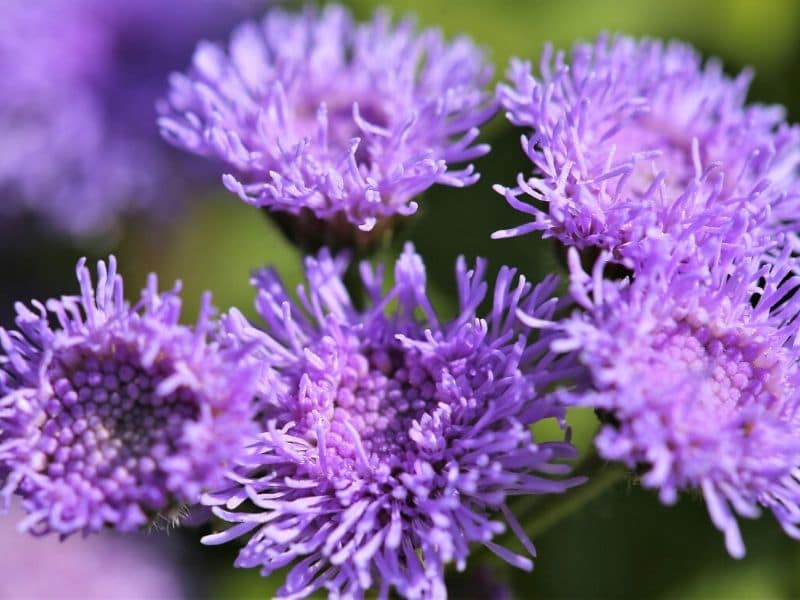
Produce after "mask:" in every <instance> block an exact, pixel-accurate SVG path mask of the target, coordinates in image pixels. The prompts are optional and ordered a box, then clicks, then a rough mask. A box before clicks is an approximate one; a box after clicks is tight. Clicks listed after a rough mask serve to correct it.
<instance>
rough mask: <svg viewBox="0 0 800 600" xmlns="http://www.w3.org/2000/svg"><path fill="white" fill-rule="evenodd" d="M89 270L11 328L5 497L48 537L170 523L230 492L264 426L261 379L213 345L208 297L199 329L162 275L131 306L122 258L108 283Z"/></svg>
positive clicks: (1, 334) (5, 391)
mask: <svg viewBox="0 0 800 600" xmlns="http://www.w3.org/2000/svg"><path fill="white" fill-rule="evenodd" d="M77 273H78V280H79V282H80V290H81V293H80V296H65V297H62V298H61V299H60V300H49V301H47V302H46V303H45V304H42V303H40V302H33V303H32V304H33V307H32V310H31V309H29V308H27V307H26V306H24V305H22V304H18V305H17V319H16V323H17V327H18V329H17V330H15V331H7V330H4V329H0V345H1V346H2V349H3V353H2V355H1V356H0V394H2V396H1V397H0V471H2V474H3V477H2V479H3V482H4V485H3V488H2V499H3V501H4V503H6V504H8V502H9V501H10V499H11V496H12V494H17V495H19V496H21V497H22V506H23V508H24V509H25V511H26V512H27V513H28V516H27V517H26V518H25V520H24V521H23V523H22V525H21V527H22V528H23V529H27V530H30V531H31V532H33V533H36V534H45V533H49V532H57V533H59V534H61V535H62V536H67V535H70V534H73V533H76V532H83V533H90V532H95V531H99V530H101V529H103V528H104V527H107V526H108V527H113V528H115V529H118V530H121V531H129V530H132V529H135V528H138V527H140V526H142V525H145V524H147V523H150V522H153V521H154V520H155V519H157V518H162V517H167V518H169V517H170V516H171V515H174V514H175V513H174V511H176V510H178V509H180V508H181V505H182V504H184V503H194V502H196V501H197V500H198V499H199V496H200V494H201V493H202V492H203V491H204V490H208V489H212V488H214V487H215V486H218V485H219V484H220V482H221V480H222V476H223V473H224V471H225V470H226V469H227V468H229V467H230V465H231V463H232V461H233V460H234V459H235V458H236V456H237V455H238V454H240V453H241V452H242V451H243V450H244V445H245V440H246V439H247V437H246V436H247V435H248V433H250V432H251V430H252V425H251V418H252V397H253V384H254V376H255V372H254V369H252V368H251V367H247V366H239V360H240V358H241V356H240V354H241V353H232V351H230V350H228V351H222V350H220V349H219V347H218V345H217V344H216V343H212V342H208V341H207V339H206V338H207V334H208V333H209V331H210V330H211V328H212V326H213V323H212V322H211V321H210V320H209V319H210V316H211V312H212V309H211V307H210V305H209V302H208V297H206V298H205V300H204V303H203V306H202V309H201V314H200V318H199V321H198V323H197V324H196V325H195V326H194V327H187V326H184V325H180V324H179V317H180V308H181V303H180V299H179V297H178V296H177V291H178V288H177V287H176V289H175V290H174V291H172V292H167V293H161V294H159V293H158V292H157V289H156V279H155V276H152V275H151V277H150V279H149V281H148V285H147V287H146V288H145V290H144V291H143V292H142V297H141V301H140V302H139V303H138V304H137V305H136V306H134V307H131V306H129V304H128V303H126V302H125V300H124V299H123V289H122V278H121V277H120V276H119V275H118V274H117V272H116V261H115V260H114V258H113V257H111V258H110V259H109V262H108V266H106V264H105V263H103V262H100V263H98V281H97V285H96V287H95V288H93V286H92V282H91V279H90V275H89V271H88V269H87V268H86V267H85V266H84V262H83V261H80V262H79V263H78V269H77Z"/></svg>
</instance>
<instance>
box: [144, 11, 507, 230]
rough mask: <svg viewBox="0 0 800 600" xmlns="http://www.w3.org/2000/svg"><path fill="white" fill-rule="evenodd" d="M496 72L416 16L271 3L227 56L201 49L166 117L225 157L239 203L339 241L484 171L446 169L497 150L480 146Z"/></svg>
mask: <svg viewBox="0 0 800 600" xmlns="http://www.w3.org/2000/svg"><path fill="white" fill-rule="evenodd" d="M491 75H492V69H491V67H490V66H489V64H488V62H487V61H486V59H485V58H484V56H483V53H482V52H481V51H480V50H479V49H478V48H477V47H476V46H475V45H474V44H473V43H472V42H471V41H470V40H468V39H466V38H459V39H456V40H454V41H452V42H445V41H444V40H443V39H442V35H441V34H440V32H438V31H436V30H424V31H422V32H417V31H415V27H414V24H413V22H412V21H411V20H404V21H401V22H400V23H398V24H393V23H392V22H391V19H390V18H389V17H388V15H386V14H383V13H379V14H377V15H376V16H375V18H374V19H373V20H372V21H370V22H368V23H363V24H356V23H354V22H353V20H352V18H351V16H350V14H349V13H348V12H347V11H346V10H345V9H343V8H342V7H340V6H328V7H326V8H325V9H323V10H322V11H321V12H319V13H317V12H316V11H313V10H308V11H306V12H303V13H301V14H299V15H295V14H288V13H285V12H283V11H280V10H273V11H270V12H269V13H268V14H267V15H266V17H265V18H264V20H263V21H261V22H260V23H255V22H252V23H246V24H244V25H242V26H240V27H239V28H238V29H237V30H236V31H235V32H234V33H233V35H232V37H231V41H230V44H229V47H228V49H227V51H226V49H225V48H223V47H222V46H219V45H217V44H211V43H202V44H200V45H199V46H198V49H197V51H196V53H195V57H194V61H193V63H192V67H191V69H190V70H189V72H188V73H187V74H175V75H173V77H172V80H171V89H170V93H169V96H168V98H167V101H166V102H165V103H164V106H163V109H162V112H163V114H164V116H163V117H162V118H161V120H160V121H159V122H160V124H161V129H162V131H163V133H164V136H165V137H166V139H167V140H169V141H171V142H172V143H173V144H175V145H177V146H179V147H181V148H184V149H186V150H189V151H191V152H195V153H198V154H202V155H206V156H212V157H216V158H217V159H219V160H221V161H222V162H223V163H225V164H226V165H227V166H228V168H229V169H230V170H231V171H230V172H229V173H228V174H227V175H225V177H224V178H223V181H224V183H225V186H226V187H227V188H228V189H229V190H231V191H232V192H234V193H236V194H238V195H239V196H240V197H241V198H242V200H244V201H245V202H247V203H249V204H253V205H255V206H259V207H265V208H267V209H269V210H270V211H274V212H277V213H288V214H290V215H294V216H296V217H300V218H301V219H303V227H302V228H303V229H307V228H308V227H311V226H312V225H311V223H309V222H308V221H311V222H314V221H316V223H317V225H318V228H319V229H323V230H324V231H325V234H324V235H327V236H328V239H327V240H325V241H330V242H334V243H336V242H341V240H342V238H345V239H347V238H348V236H349V237H352V236H353V235H355V233H353V232H352V231H351V230H352V229H353V228H355V227H356V226H357V227H359V228H361V229H362V230H371V229H373V228H375V227H376V225H377V223H378V222H379V221H382V220H385V219H389V218H392V217H394V216H405V215H410V214H412V213H414V212H416V210H417V200H418V196H419V194H420V193H421V192H423V191H425V190H426V189H428V188H429V187H431V186H432V185H434V184H436V183H440V184H446V185H451V186H465V185H470V184H472V183H474V182H475V181H476V180H477V179H478V175H477V174H476V173H475V172H474V170H473V168H472V166H471V165H470V166H467V167H464V168H460V169H456V170H453V169H452V165H453V163H462V162H465V161H469V160H472V159H474V158H476V157H479V156H481V155H483V154H485V153H486V152H488V150H489V148H488V146H486V145H485V144H478V145H473V142H474V141H475V139H476V137H477V136H478V126H479V125H481V124H482V123H483V122H484V121H486V120H487V119H488V118H489V117H491V116H492V114H493V113H494V112H495V102H494V100H493V98H492V97H491V94H489V93H488V92H487V91H486V90H485V86H486V84H487V83H488V81H489V80H490V78H491ZM320 223H322V226H320ZM331 229H336V230H338V231H340V233H338V234H336V233H333V232H331V231H330V230H331ZM323 239H324V238H323Z"/></svg>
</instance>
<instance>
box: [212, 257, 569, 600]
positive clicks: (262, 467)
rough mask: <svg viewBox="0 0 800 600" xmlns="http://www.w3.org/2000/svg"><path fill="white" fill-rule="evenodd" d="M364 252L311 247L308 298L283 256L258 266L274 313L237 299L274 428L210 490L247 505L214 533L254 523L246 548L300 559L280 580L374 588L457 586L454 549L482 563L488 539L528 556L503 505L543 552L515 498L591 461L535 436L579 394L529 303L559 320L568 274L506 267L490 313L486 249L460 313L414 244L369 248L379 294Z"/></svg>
mask: <svg viewBox="0 0 800 600" xmlns="http://www.w3.org/2000/svg"><path fill="white" fill-rule="evenodd" d="M346 266H347V261H346V260H343V259H342V258H341V257H338V258H333V257H331V255H330V254H329V253H328V251H327V250H323V251H322V252H320V254H319V256H318V258H308V259H307V261H306V272H307V277H308V283H309V285H308V288H301V291H300V305H298V304H296V303H295V302H293V301H292V300H291V299H290V297H289V296H288V294H287V292H286V290H285V289H284V287H283V285H282V284H281V282H280V281H279V279H278V276H277V275H276V273H275V272H273V271H261V272H259V273H258V274H257V276H256V277H255V280H254V283H255V285H256V286H257V288H258V300H257V309H258V312H259V313H260V315H261V316H262V318H263V319H264V321H265V323H266V329H263V330H262V329H259V328H256V327H254V326H253V325H250V324H249V323H248V322H247V321H246V320H245V319H244V318H243V317H242V315H241V314H240V313H238V312H236V311H233V312H232V313H231V314H230V316H229V318H228V320H227V324H226V329H227V330H228V332H229V336H230V339H231V340H232V341H235V342H237V343H238V344H244V345H246V346H252V348H253V349H252V355H251V356H252V360H253V361H255V362H256V363H258V364H259V365H261V367H262V377H261V394H260V396H261V405H260V406H261V422H262V423H263V433H262V434H261V436H260V438H259V440H258V442H257V444H256V445H255V446H254V447H253V453H252V455H249V456H248V458H247V460H244V461H242V465H241V466H242V470H241V472H240V473H239V475H238V476H237V477H236V478H234V479H232V483H233V484H232V486H231V487H230V489H228V490H225V491H222V492H220V493H218V494H214V495H213V496H210V497H209V498H207V502H208V503H210V504H218V505H220V506H219V507H217V508H215V512H216V514H217V515H218V516H219V517H221V518H223V519H225V520H226V521H229V522H231V523H234V525H233V526H232V527H231V528H230V529H228V530H227V531H223V532H221V533H219V534H215V535H212V536H209V537H208V538H206V540H205V542H206V543H221V542H226V541H229V540H233V539H236V538H239V537H241V536H245V535H248V536H249V539H248V540H247V543H246V545H245V546H244V548H243V549H242V550H241V551H240V553H239V557H238V560H237V561H236V565H237V566H239V567H260V568H261V572H262V574H264V575H268V574H270V573H272V572H273V571H275V570H276V569H280V568H283V567H286V566H289V568H290V570H289V572H288V575H287V577H286V582H285V585H284V586H283V588H282V589H281V590H280V594H281V595H282V596H284V597H300V596H305V595H308V594H310V593H312V592H314V591H315V590H318V589H321V588H326V589H327V590H328V592H329V593H331V594H332V595H334V596H336V597H348V598H350V597H360V596H362V595H363V594H364V593H365V592H366V590H368V589H369V588H371V587H372V586H379V593H380V595H381V596H386V595H387V594H388V592H389V590H390V589H391V588H392V587H394V588H395V589H396V590H397V592H398V593H399V594H401V595H402V596H406V597H410V598H419V597H441V596H442V595H444V584H443V576H444V573H443V571H444V567H445V565H446V564H448V563H451V562H454V563H455V564H456V566H457V568H459V569H463V568H464V567H465V565H466V560H467V556H468V554H469V546H470V544H472V543H477V544H482V545H485V546H486V547H488V548H489V549H490V550H492V551H493V552H495V553H497V554H498V555H500V556H501V557H502V558H504V559H505V560H507V561H509V562H510V563H511V564H513V565H515V566H517V567H521V568H524V569H529V568H531V567H532V563H531V562H530V560H529V559H528V558H526V557H523V556H519V555H516V554H513V553H512V552H511V551H510V550H507V549H505V548H503V547H501V546H500V545H498V544H496V543H494V542H493V541H492V538H493V537H494V536H495V535H497V534H499V533H501V532H502V531H503V529H504V524H503V523H502V522H501V520H502V519H501V520H498V519H496V518H495V516H496V515H498V514H500V515H502V518H503V519H505V521H506V522H507V523H508V525H509V526H510V527H511V529H512V530H513V531H514V532H515V533H516V534H517V535H518V537H519V538H520V540H521V542H522V544H523V546H524V547H525V548H526V549H527V551H528V552H530V553H531V554H533V552H534V550H533V546H532V545H531V543H530V541H529V539H528V538H527V536H526V535H525V533H524V532H523V531H522V529H521V527H520V526H519V524H518V523H517V521H516V520H515V518H514V516H513V515H512V514H511V512H510V511H509V510H508V509H507V507H506V498H507V497H508V496H513V495H517V494H543V493H560V492H563V491H564V490H565V489H567V488H568V487H570V486H572V485H575V484H577V483H579V481H578V479H564V478H556V479H551V478H548V477H547V475H551V474H564V473H566V472H568V470H569V467H568V466H567V465H566V464H563V463H561V462H559V461H560V460H561V459H565V458H569V457H573V456H574V454H575V452H574V448H573V447H572V446H571V445H570V444H569V442H568V441H561V442H553V443H542V444H536V443H535V442H534V440H533V439H532V436H531V431H530V428H529V427H530V425H531V424H533V423H536V422H537V421H539V420H541V419H544V418H548V417H560V416H561V415H562V410H561V408H560V407H558V406H557V405H555V403H554V402H552V401H551V400H550V399H549V397H548V396H547V394H546V391H547V390H548V388H549V386H550V385H551V384H552V383H553V382H555V381H557V380H559V379H561V378H563V377H565V376H567V375H569V374H570V372H571V371H570V369H571V368H572V363H571V359H570V357H568V356H565V357H559V356H556V355H554V354H552V353H551V352H550V351H549V349H548V347H549V344H550V341H549V337H548V336H547V335H544V334H540V332H537V331H533V330H527V329H526V328H525V327H522V325H521V323H520V322H519V321H518V319H517V318H516V311H517V310H524V311H526V312H527V313H530V314H532V315H534V316H535V317H536V318H540V319H542V320H549V319H550V318H551V317H552V315H553V314H554V311H555V310H556V306H557V302H556V300H555V299H554V298H552V297H551V293H552V292H553V289H554V288H555V284H556V282H555V279H548V280H546V281H544V282H543V283H542V284H540V285H538V286H532V285H530V284H528V283H526V282H525V281H524V279H522V278H520V279H519V280H518V281H516V282H515V281H514V275H515V271H514V270H513V269H509V268H503V269H502V270H501V271H500V274H499V276H498V278H497V282H496V284H495V286H494V294H493V297H492V298H491V300H490V301H491V308H490V310H489V312H488V314H487V315H486V316H485V317H479V316H477V314H476V311H477V309H478V307H479V305H481V303H482V301H483V300H484V299H485V298H486V295H487V290H488V284H487V282H486V281H485V279H484V276H485V271H486V265H485V263H484V262H483V261H478V263H477V265H476V267H475V268H474V269H471V270H468V269H467V266H466V264H465V261H464V260H463V259H461V260H460V261H459V262H458V265H457V267H456V278H457V282H458V290H459V305H460V309H459V311H458V314H457V316H456V317H455V318H454V319H452V320H450V321H446V322H443V321H441V320H440V318H439V316H438V315H437V314H436V313H435V312H434V310H433V308H432V307H431V304H430V301H429V299H428V297H427V294H426V276H425V268H424V265H423V263H422V259H421V258H420V257H419V256H418V255H417V254H415V253H414V251H413V248H411V247H410V246H407V247H406V250H405V251H404V252H403V254H402V256H401V257H400V259H399V260H398V261H397V263H396V266H395V282H394V285H392V286H391V287H390V289H389V290H388V291H387V292H384V291H382V290H383V289H384V287H383V284H384V281H383V277H382V273H383V271H382V268H381V269H378V270H377V272H374V271H373V270H372V269H371V267H370V266H369V265H368V264H366V263H365V264H362V265H361V277H362V280H363V285H364V292H365V295H366V298H367V304H368V306H367V307H366V308H364V309H363V310H359V309H357V308H356V307H355V306H354V304H353V301H352V300H351V298H350V296H349V294H348V291H347V290H346V289H345V286H344V284H343V282H342V276H343V273H344V271H345V269H346Z"/></svg>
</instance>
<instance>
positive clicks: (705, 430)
mask: <svg viewBox="0 0 800 600" xmlns="http://www.w3.org/2000/svg"><path fill="white" fill-rule="evenodd" d="M571 252H572V254H571V255H570V261H571V269H572V276H573V277H572V279H573V281H572V289H573V296H574V297H575V298H576V300H577V301H578V303H579V304H581V305H582V306H583V307H584V308H585V309H586V312H585V314H577V315H575V316H573V317H572V318H570V319H568V320H566V321H565V322H564V324H563V330H564V331H565V332H566V334H567V337H566V339H563V340H560V341H558V342H557V343H556V344H555V345H554V349H556V350H558V351H578V352H579V354H580V358H581V361H582V362H583V363H584V364H585V365H586V366H587V367H588V369H589V371H590V373H591V379H592V385H591V386H590V388H589V389H586V390H582V391H575V392H573V393H571V394H570V395H569V396H568V397H569V400H570V401H571V402H572V403H575V404H579V405H586V406H592V407H595V408H596V409H597V410H598V412H599V414H600V415H601V417H602V418H603V420H604V421H605V422H606V423H607V424H606V425H604V427H603V428H602V429H601V431H600V433H599V435H598V436H597V438H596V445H597V448H598V451H599V453H600V454H601V455H602V456H603V457H605V458H607V459H609V460H617V461H621V462H623V463H625V464H626V465H627V466H628V467H630V468H632V469H633V468H638V469H641V470H642V471H643V472H644V473H645V474H644V476H643V478H642V482H643V484H644V485H645V486H646V487H649V488H655V489H657V490H658V493H659V497H660V499H661V501H662V502H664V503H665V504H672V503H674V502H675V501H676V499H677V496H678V493H679V492H681V491H684V490H698V491H700V492H702V495H703V497H704V498H705V501H706V505H707V507H708V511H709V514H710V516H711V520H712V521H713V523H714V525H715V526H716V527H717V528H719V529H720V530H721V531H722V532H723V533H724V535H725V542H726V546H727V549H728V552H730V554H731V555H733V556H734V557H737V558H738V557H741V556H743V555H744V544H743V542H742V538H741V534H740V532H739V527H738V525H737V520H736V515H737V514H738V515H740V516H744V517H754V516H757V515H758V513H759V507H765V508H767V509H769V510H771V511H772V513H773V514H774V516H775V518H776V519H777V520H778V522H779V523H780V524H781V526H782V527H783V529H784V530H785V531H786V533H787V534H788V535H790V536H792V537H794V538H800V527H798V526H799V525H800V412H799V411H798V409H800V393H798V385H799V384H800V370H799V369H798V362H799V361H800V350H799V348H800V346H798V343H797V342H798V329H797V322H798V321H797V320H798V314H799V313H800V296H798V295H797V294H796V292H797V289H798V286H799V285H800V277H798V276H797V275H795V274H794V273H795V271H794V268H795V267H794V265H793V264H792V262H793V261H792V260H791V259H790V253H789V251H788V250H786V251H784V252H783V254H782V255H780V256H778V257H777V259H776V260H774V261H773V262H772V264H768V265H762V264H760V263H761V261H760V260H759V258H758V257H752V258H748V259H744V260H743V259H737V260H736V261H731V260H728V261H723V262H722V263H720V264H718V265H716V267H715V268H714V269H712V270H710V271H707V270H706V271H703V270H700V269H697V270H694V271H692V270H691V269H687V268H686V261H685V260H682V259H680V255H678V254H676V255H674V256H672V257H670V258H668V259H663V258H662V259H659V258H658V257H657V256H655V257H653V258H652V260H650V261H649V265H650V267H649V270H648V271H647V272H646V273H643V274H641V275H640V276H639V277H637V279H636V280H635V281H634V282H633V283H632V284H628V283H627V282H622V283H621V282H616V283H612V282H608V281H603V279H602V271H603V267H604V265H605V262H606V261H607V260H608V256H605V257H604V258H602V259H601V260H600V261H598V263H597V265H596V266H595V269H594V273H593V274H592V276H589V275H587V274H586V273H584V272H583V271H582V270H581V267H580V265H579V258H578V255H577V252H576V251H575V250H574V249H573V250H571ZM662 256H663V253H662Z"/></svg>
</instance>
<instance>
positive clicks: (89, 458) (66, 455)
mask: <svg viewBox="0 0 800 600" xmlns="http://www.w3.org/2000/svg"><path fill="white" fill-rule="evenodd" d="M172 373H173V368H172V365H171V363H170V361H169V360H168V359H166V358H157V359H156V360H155V361H154V362H153V363H152V364H151V365H149V366H147V367H145V366H144V365H143V364H142V358H141V356H140V354H139V352H138V351H137V350H135V349H132V348H129V347H126V346H125V345H114V346H112V347H111V348H109V349H108V350H107V351H105V352H100V353H88V352H86V351H82V350H78V349H67V350H64V351H61V352H59V353H57V354H56V356H55V357H54V359H53V361H52V364H51V365H50V367H49V370H48V376H49V380H50V381H51V382H52V395H51V396H50V397H49V398H48V399H47V400H46V401H45V402H46V403H45V405H44V409H45V412H46V415H45V417H44V423H43V424H42V425H41V436H40V438H39V439H38V441H37V443H36V451H35V452H34V454H33V457H32V463H33V464H32V467H33V468H34V469H35V470H37V471H40V472H42V473H46V474H47V476H48V477H49V478H50V479H51V480H52V481H56V482H58V483H59V484H61V485H64V486H66V487H68V488H73V489H74V490H75V491H76V492H78V491H79V492H80V493H79V494H76V495H80V496H83V497H86V496H89V497H92V498H93V499H95V500H97V501H98V503H102V504H107V505H109V506H111V507H114V508H121V507H123V506H124V505H129V504H139V505H141V506H142V507H143V508H145V509H150V510H154V511H157V510H161V509H163V508H165V506H166V505H167V503H168V502H169V500H170V498H169V492H168V489H167V486H168V484H167V475H166V474H165V472H164V470H163V469H162V468H161V462H162V461H163V460H164V459H166V458H168V457H170V456H172V455H174V453H175V448H176V447H177V446H179V445H180V443H181V440H182V437H183V433H184V431H183V430H184V425H185V423H186V422H187V421H192V420H195V419H196V418H197V417H198V413H199V410H198V405H197V401H196V399H195V397H194V395H193V393H192V392H190V391H189V390H187V389H186V388H178V389H176V390H175V391H173V392H171V393H168V394H160V393H158V391H157V388H158V385H159V383H160V382H162V381H164V380H165V379H166V378H167V377H169V376H170V375H171V374H172Z"/></svg>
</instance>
